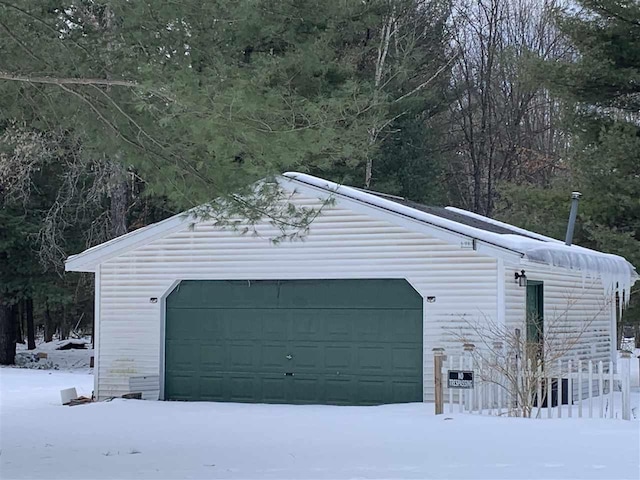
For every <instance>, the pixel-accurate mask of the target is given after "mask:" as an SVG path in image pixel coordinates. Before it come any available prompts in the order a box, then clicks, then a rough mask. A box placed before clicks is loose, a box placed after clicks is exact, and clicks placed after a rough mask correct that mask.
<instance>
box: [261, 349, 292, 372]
mask: <svg viewBox="0 0 640 480" xmlns="http://www.w3.org/2000/svg"><path fill="white" fill-rule="evenodd" d="M261 349H262V356H261V362H260V365H259V366H258V368H260V367H262V369H263V370H272V371H278V372H282V370H283V369H284V368H285V367H286V364H287V362H288V361H289V360H288V359H287V355H288V354H289V349H288V348H287V345H286V344H285V343H284V342H277V343H276V342H263V343H262V344H261Z"/></svg>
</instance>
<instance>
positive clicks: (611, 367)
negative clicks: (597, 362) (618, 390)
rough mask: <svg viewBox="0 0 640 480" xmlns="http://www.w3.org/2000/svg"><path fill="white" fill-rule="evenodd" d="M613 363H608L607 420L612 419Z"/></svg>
mask: <svg viewBox="0 0 640 480" xmlns="http://www.w3.org/2000/svg"><path fill="white" fill-rule="evenodd" d="M613 382H614V374H613V362H612V361H609V418H613V390H614V389H613Z"/></svg>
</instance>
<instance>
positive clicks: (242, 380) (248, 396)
mask: <svg viewBox="0 0 640 480" xmlns="http://www.w3.org/2000/svg"><path fill="white" fill-rule="evenodd" d="M256 382H257V378H256V376H255V375H252V374H245V375H243V374H238V373H230V374H229V375H228V381H227V382H226V385H227V386H228V389H229V393H228V395H229V400H231V401H234V402H254V401H256V397H257V396H258V395H257V392H256Z"/></svg>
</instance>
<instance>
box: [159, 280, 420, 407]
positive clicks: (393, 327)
mask: <svg viewBox="0 0 640 480" xmlns="http://www.w3.org/2000/svg"><path fill="white" fill-rule="evenodd" d="M422 319H423V315H422V297H421V296H420V295H419V294H418V293H417V292H416V291H415V290H414V289H413V288H412V286H411V285H410V284H409V283H408V282H407V281H406V280H403V279H335V280H257V281H254V280H233V281H226V280H183V281H182V282H180V283H179V284H178V285H177V287H176V288H175V289H174V290H173V291H172V292H171V293H170V294H169V295H168V297H167V299H166V315H165V334H164V336H165V344H164V347H165V354H164V380H165V381H164V398H165V399H166V400H190V401H222V402H255V403H296V404H335V405H375V404H384V403H401V402H421V401H422V391H423V388H422V368H423V366H422V365H423V345H422V338H423V336H422Z"/></svg>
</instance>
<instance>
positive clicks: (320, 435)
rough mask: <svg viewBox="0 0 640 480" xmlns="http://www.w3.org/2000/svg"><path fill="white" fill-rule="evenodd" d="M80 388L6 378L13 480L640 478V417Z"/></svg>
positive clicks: (3, 432) (22, 372)
mask: <svg viewBox="0 0 640 480" xmlns="http://www.w3.org/2000/svg"><path fill="white" fill-rule="evenodd" d="M636 373H637V372H636ZM636 385H637V384H636ZM68 387H76V388H77V390H78V394H79V395H83V394H84V395H90V394H91V390H92V387H93V377H92V376H91V375H88V374H86V373H75V372H69V371H67V372H65V371H51V370H49V371H43V370H28V369H17V368H3V369H0V422H1V423H0V448H1V452H0V477H1V478H2V479H12V478H41V479H56V478H60V479H94V478H95V479H107V478H108V479H111V478H127V479H134V478H135V479H150V478H167V479H169V478H170V479H179V478H185V479H186V478H287V479H289V478H290V479H307V478H322V479H326V478H450V479H534V478H540V479H543V478H544V479H608V480H609V479H638V478H639V475H640V421H638V420H634V421H631V422H629V421H622V420H588V419H581V420H578V419H575V418H574V419H561V420H525V419H514V418H496V417H488V416H485V417H481V416H478V415H458V414H456V415H444V416H438V417H436V416H435V415H433V405H430V404H406V405H392V406H381V407H330V406H284V405H281V406H277V405H241V404H221V403H178V402H147V401H141V400H113V401H111V402H101V403H93V404H89V405H79V406H74V407H65V406H61V405H60V397H59V391H60V390H61V389H63V388H68ZM635 389H636V394H635V397H634V403H635V404H636V405H637V401H638V396H639V394H638V392H637V387H636V388H635Z"/></svg>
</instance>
